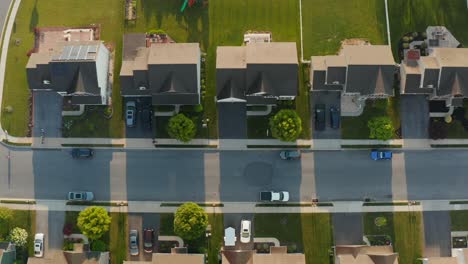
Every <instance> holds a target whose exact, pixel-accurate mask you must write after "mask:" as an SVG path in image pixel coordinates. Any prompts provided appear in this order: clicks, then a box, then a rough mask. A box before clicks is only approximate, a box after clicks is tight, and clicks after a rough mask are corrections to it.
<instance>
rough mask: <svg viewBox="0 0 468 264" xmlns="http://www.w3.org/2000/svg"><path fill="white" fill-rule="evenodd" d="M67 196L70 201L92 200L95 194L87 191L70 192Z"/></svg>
mask: <svg viewBox="0 0 468 264" xmlns="http://www.w3.org/2000/svg"><path fill="white" fill-rule="evenodd" d="M67 198H68V200H69V201H92V200H94V194H93V193H92V192H85V191H77V192H69V193H68V196H67Z"/></svg>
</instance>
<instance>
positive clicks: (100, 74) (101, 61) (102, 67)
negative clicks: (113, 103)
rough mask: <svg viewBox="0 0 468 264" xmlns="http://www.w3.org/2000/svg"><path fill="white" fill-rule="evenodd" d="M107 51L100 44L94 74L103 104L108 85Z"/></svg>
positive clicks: (105, 100) (108, 57) (108, 55)
mask: <svg viewBox="0 0 468 264" xmlns="http://www.w3.org/2000/svg"><path fill="white" fill-rule="evenodd" d="M109 60H110V54H109V50H107V48H106V47H105V46H104V44H102V43H101V45H100V46H99V51H98V54H97V58H96V72H97V79H98V85H99V88H101V97H102V100H103V102H107V88H108V83H109Z"/></svg>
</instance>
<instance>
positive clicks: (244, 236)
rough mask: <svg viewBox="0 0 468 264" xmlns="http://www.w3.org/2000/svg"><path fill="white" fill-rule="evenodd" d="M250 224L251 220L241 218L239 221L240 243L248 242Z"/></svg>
mask: <svg viewBox="0 0 468 264" xmlns="http://www.w3.org/2000/svg"><path fill="white" fill-rule="evenodd" d="M250 226H251V222H250V221H249V220H242V221H241V234H240V241H241V242H242V243H249V242H250V233H251V232H250Z"/></svg>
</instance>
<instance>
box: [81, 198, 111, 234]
mask: <svg viewBox="0 0 468 264" xmlns="http://www.w3.org/2000/svg"><path fill="white" fill-rule="evenodd" d="M110 223H111V217H110V216H109V214H108V213H107V211H106V209H104V208H103V207H98V206H91V207H88V208H86V209H84V210H83V211H81V212H80V214H79V215H78V223H77V226H78V228H79V229H80V230H81V232H82V233H83V234H84V235H85V236H87V237H88V238H89V239H92V240H95V239H99V238H100V237H102V235H104V233H106V232H107V231H109V225H110Z"/></svg>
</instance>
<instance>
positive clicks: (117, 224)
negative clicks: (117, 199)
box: [108, 213, 128, 264]
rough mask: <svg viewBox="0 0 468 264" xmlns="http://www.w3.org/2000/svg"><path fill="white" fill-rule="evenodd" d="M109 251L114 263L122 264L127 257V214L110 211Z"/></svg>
mask: <svg viewBox="0 0 468 264" xmlns="http://www.w3.org/2000/svg"><path fill="white" fill-rule="evenodd" d="M110 216H111V217H112V221H111V225H110V229H109V237H110V239H109V242H108V243H109V252H110V255H111V263H112V264H120V263H122V262H123V261H124V260H126V259H127V241H128V239H127V237H128V234H127V214H126V213H110Z"/></svg>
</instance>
